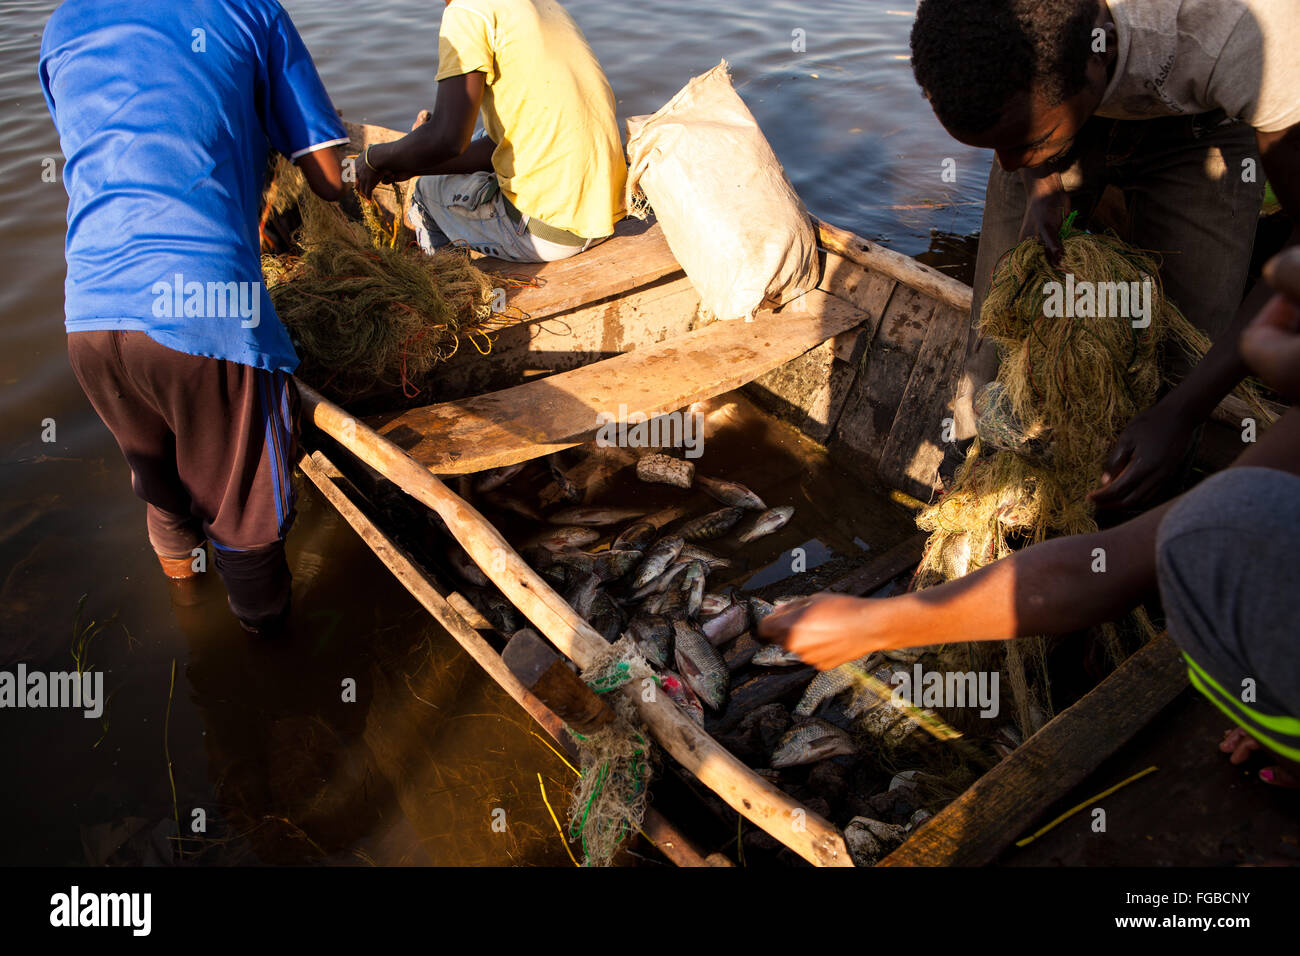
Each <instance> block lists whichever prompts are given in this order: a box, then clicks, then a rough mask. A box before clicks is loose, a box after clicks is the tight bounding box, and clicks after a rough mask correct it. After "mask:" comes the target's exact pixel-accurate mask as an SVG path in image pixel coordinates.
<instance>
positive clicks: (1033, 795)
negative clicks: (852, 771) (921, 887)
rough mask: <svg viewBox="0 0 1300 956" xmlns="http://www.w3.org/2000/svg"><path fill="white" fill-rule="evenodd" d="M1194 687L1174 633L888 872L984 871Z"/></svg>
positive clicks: (938, 823)
mask: <svg viewBox="0 0 1300 956" xmlns="http://www.w3.org/2000/svg"><path fill="white" fill-rule="evenodd" d="M1186 686H1187V665H1186V664H1184V663H1183V659H1182V656H1181V654H1180V653H1179V651H1178V648H1177V647H1175V646H1174V643H1173V641H1171V640H1170V639H1169V636H1168V635H1161V636H1160V637H1158V638H1156V639H1155V640H1153V641H1151V642H1150V643H1148V644H1147V645H1146V646H1145V647H1143V648H1142V649H1141V650H1139V651H1138V652H1137V653H1136V654H1134V655H1133V656H1132V657H1130V658H1129V659H1128V660H1126V661H1125V662H1124V663H1123V664H1121V665H1120V666H1119V667H1118V668H1116V670H1115V671H1114V672H1113V673H1112V674H1111V675H1110V676H1109V677H1107V678H1106V679H1105V680H1104V681H1102V682H1101V683H1100V684H1098V685H1097V686H1096V687H1095V688H1093V690H1092V691H1090V692H1089V693H1088V694H1087V695H1086V696H1084V697H1083V698H1082V699H1081V700H1080V701H1079V702H1078V703H1076V704H1075V705H1074V706H1073V707H1071V708H1070V709H1069V710H1066V711H1064V712H1062V713H1060V714H1057V715H1056V717H1054V718H1052V720H1050V721H1049V722H1048V723H1047V724H1046V725H1045V726H1044V727H1043V728H1042V729H1041V730H1040V731H1038V733H1036V734H1034V735H1033V736H1032V737H1030V738H1029V739H1028V740H1026V741H1025V743H1024V744H1023V745H1022V746H1021V747H1019V748H1018V749H1016V750H1015V751H1014V752H1013V753H1012V754H1011V755H1010V756H1009V757H1007V758H1006V759H1005V760H1003V761H1002V762H1001V763H999V764H998V765H997V766H996V767H994V768H993V769H992V770H990V771H989V772H988V773H986V774H985V775H984V776H982V777H981V778H980V779H979V780H977V781H976V782H975V783H974V784H973V785H972V786H971V787H970V788H969V789H968V790H967V791H966V792H965V793H963V794H962V795H961V796H960V797H958V798H957V799H956V800H955V801H953V802H952V803H950V804H948V806H946V807H945V808H944V809H943V810H942V811H940V813H938V814H937V815H936V816H935V817H934V818H933V819H931V820H930V821H928V822H927V823H925V824H924V825H923V826H922V827H921V828H920V829H919V830H917V831H916V832H915V833H914V834H912V836H911V837H910V838H909V839H908V840H907V842H905V843H904V844H903V845H902V846H901V847H899V848H898V849H897V850H895V851H894V852H893V853H891V854H890V855H889V856H887V857H885V859H884V860H882V861H881V862H880V864H879V865H880V866H983V865H985V864H988V863H991V862H993V860H994V859H996V858H997V856H998V854H1000V853H1001V852H1002V851H1003V850H1005V849H1006V848H1007V847H1008V846H1010V845H1011V844H1012V842H1013V841H1014V840H1015V839H1016V838H1017V837H1019V836H1021V835H1022V834H1023V833H1025V832H1026V831H1027V830H1028V829H1029V828H1030V827H1032V826H1033V825H1034V823H1035V822H1036V821H1037V820H1038V818H1039V817H1040V816H1042V814H1043V812H1044V811H1046V810H1047V809H1048V808H1049V807H1050V806H1051V805H1052V804H1053V803H1054V802H1056V801H1057V800H1058V799H1060V798H1061V797H1062V796H1064V795H1065V794H1066V793H1068V792H1069V791H1070V790H1072V789H1073V788H1074V787H1076V786H1078V785H1079V784H1080V783H1081V782H1082V781H1083V780H1084V778H1086V777H1087V776H1088V775H1089V774H1090V773H1092V771H1093V770H1095V769H1096V768H1097V766H1098V765H1099V764H1100V763H1101V762H1102V761H1103V760H1105V759H1106V758H1107V757H1109V756H1110V755H1111V754H1113V753H1115V751H1117V750H1119V748H1120V747H1122V746H1123V745H1124V743H1125V742H1127V741H1128V740H1129V739H1130V738H1131V737H1132V736H1133V735H1134V734H1136V733H1137V732H1138V731H1139V730H1141V729H1142V728H1143V727H1145V726H1146V725H1147V724H1148V723H1149V722H1150V721H1151V719H1152V718H1153V717H1155V716H1156V714H1158V713H1159V712H1160V711H1161V710H1162V709H1163V708H1164V707H1165V706H1166V705H1167V704H1168V703H1169V702H1170V701H1171V700H1173V699H1174V697H1175V696H1177V695H1178V693H1179V692H1180V691H1181V690H1183V688H1185V687H1186Z"/></svg>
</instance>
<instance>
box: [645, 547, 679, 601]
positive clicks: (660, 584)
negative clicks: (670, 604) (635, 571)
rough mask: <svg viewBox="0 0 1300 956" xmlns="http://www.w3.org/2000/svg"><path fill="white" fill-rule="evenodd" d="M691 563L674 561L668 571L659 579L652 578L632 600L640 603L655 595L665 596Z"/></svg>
mask: <svg viewBox="0 0 1300 956" xmlns="http://www.w3.org/2000/svg"><path fill="white" fill-rule="evenodd" d="M690 563H691V562H689V561H682V560H681V559H680V558H679V559H678V560H676V561H674V562H673V563H672V564H670V565H668V570H666V571H664V572H663V573H662V574H660V575H659V577H657V578H652V579H651V580H650V582H649V583H647V584H645V585H643V586H642V587H639V588H637V589H636V591H634V592H633V594H632V600H634V601H640V600H641V599H643V598H646V599H650V598H653V597H654V596H655V595H659V594H663V593H664V592H665V591H667V590H668V587H669V585H671V584H672V583H673V581H675V580H677V576H678V575H679V574H681V573H682V572H683V571H685V570H686V566H687V565H688V564H690Z"/></svg>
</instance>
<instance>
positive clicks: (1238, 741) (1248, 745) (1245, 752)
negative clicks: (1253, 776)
mask: <svg viewBox="0 0 1300 956" xmlns="http://www.w3.org/2000/svg"><path fill="white" fill-rule="evenodd" d="M1219 750H1220V751H1222V752H1223V753H1225V754H1231V755H1232V756H1230V757H1229V758H1228V762H1229V763H1231V764H1243V763H1245V762H1246V761H1247V760H1249V759H1250V757H1251V755H1252V754H1254V753H1256V752H1257V751H1262V750H1264V746H1263V745H1262V744H1261V743H1260V742H1259V741H1258V740H1256V739H1255V738H1254V737H1252V736H1251V735H1250V734H1248V733H1246V731H1245V730H1243V729H1242V728H1240V727H1234V728H1233V729H1232V730H1227V731H1224V733H1223V740H1222V742H1220V744H1219ZM1259 779H1261V780H1263V781H1264V782H1265V783H1269V784H1272V785H1273V786H1275V787H1287V788H1295V789H1300V767H1298V766H1297V765H1296V764H1294V763H1292V762H1291V761H1289V760H1287V761H1283V762H1282V763H1280V764H1274V765H1273V766H1270V767H1265V768H1264V769H1263V770H1261V771H1260V772H1259Z"/></svg>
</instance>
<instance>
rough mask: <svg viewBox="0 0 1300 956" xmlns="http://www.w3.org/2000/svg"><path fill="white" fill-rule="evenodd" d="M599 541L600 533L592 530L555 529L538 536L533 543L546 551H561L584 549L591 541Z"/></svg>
mask: <svg viewBox="0 0 1300 956" xmlns="http://www.w3.org/2000/svg"><path fill="white" fill-rule="evenodd" d="M598 540H600V532H599V531H597V530H595V529H594V528H575V527H572V526H570V527H568V528H556V529H555V530H554V531H547V532H545V533H543V534H542V535H540V536H539V537H538V538H537V539H536V541H535V543H536V544H539V545H541V546H542V547H543V548H545V549H546V550H548V551H561V550H563V549H564V548H585V547H586V546H587V545H589V544H591V543H592V542H593V541H598Z"/></svg>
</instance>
